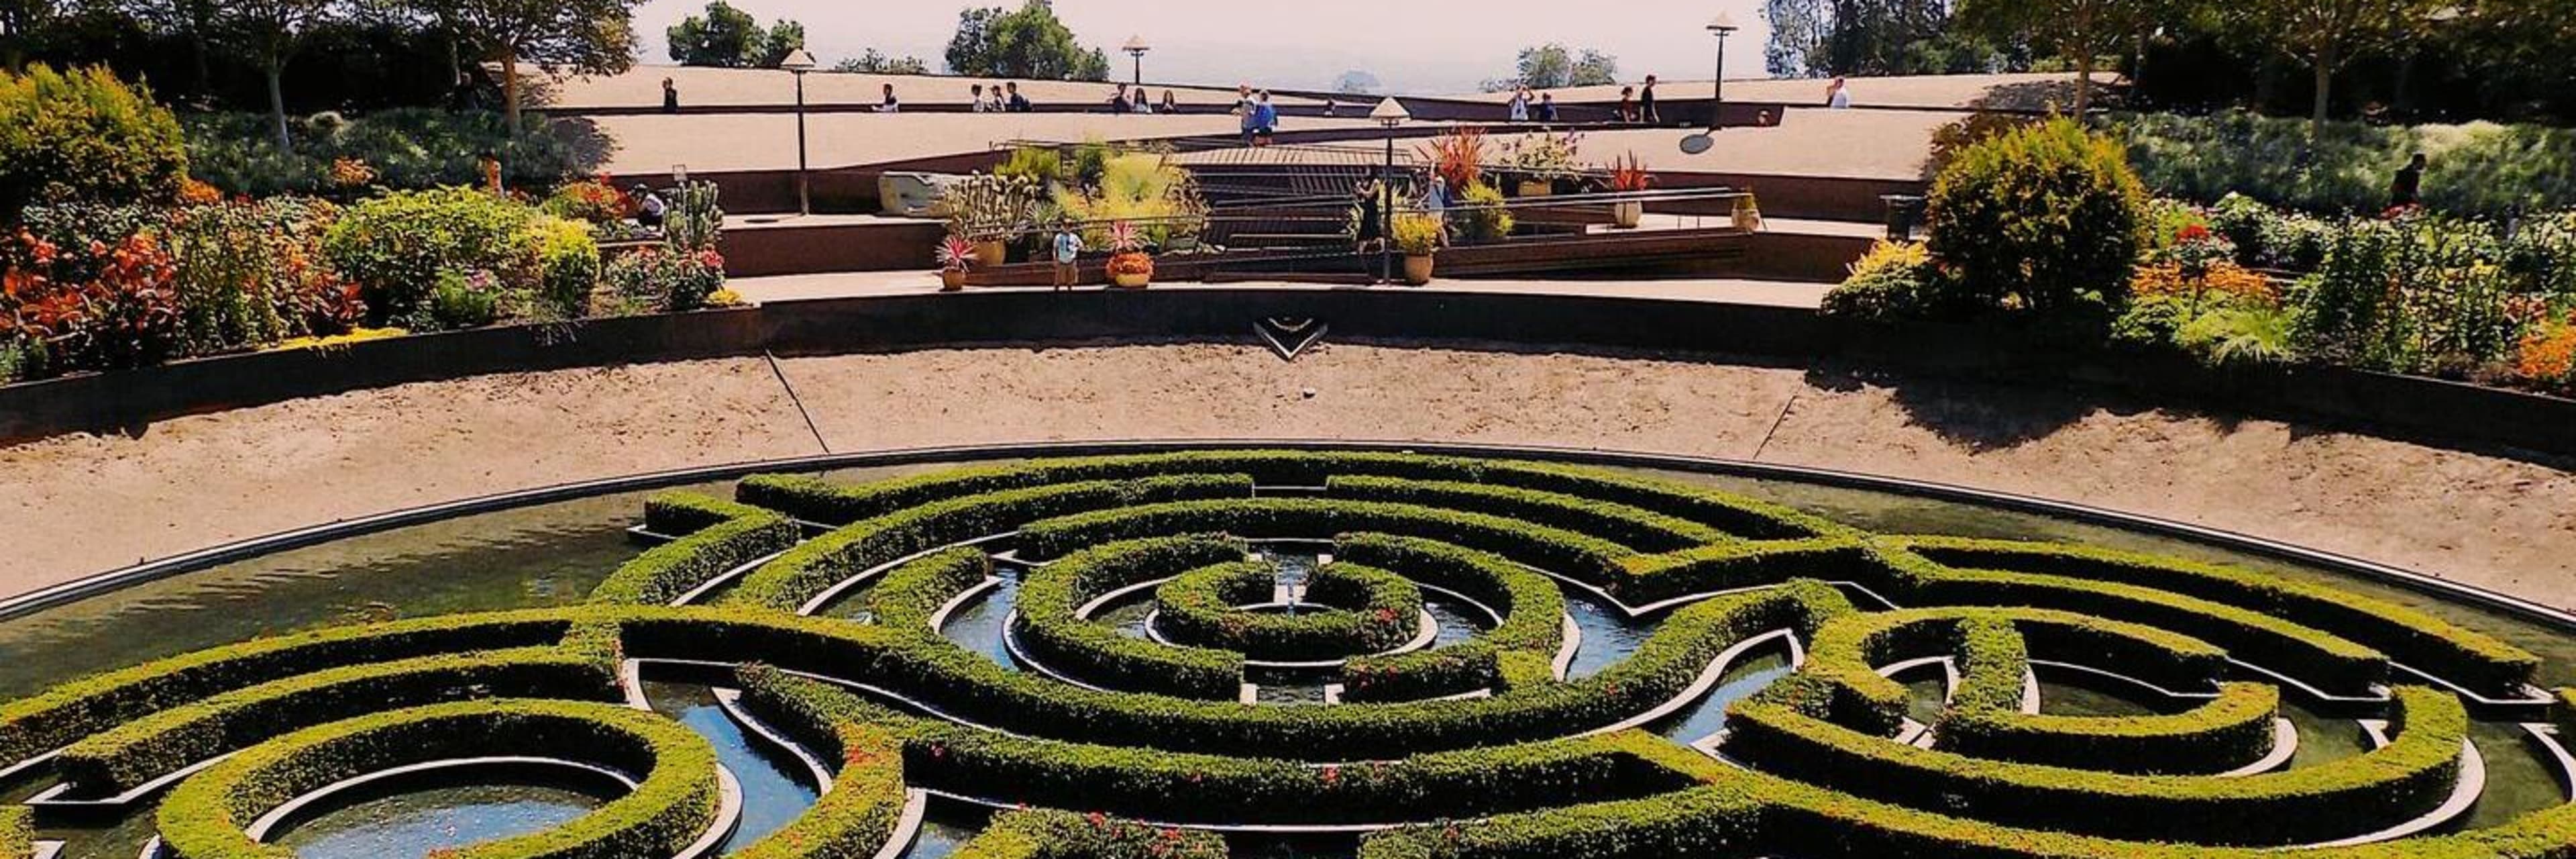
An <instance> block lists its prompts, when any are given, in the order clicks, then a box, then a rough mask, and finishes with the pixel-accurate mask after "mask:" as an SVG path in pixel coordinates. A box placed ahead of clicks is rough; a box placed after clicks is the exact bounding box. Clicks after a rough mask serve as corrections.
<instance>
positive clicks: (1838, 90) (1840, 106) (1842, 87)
mask: <svg viewBox="0 0 2576 859" xmlns="http://www.w3.org/2000/svg"><path fill="white" fill-rule="evenodd" d="M1825 107H1827V108H1830V109H1833V110H1850V109H1851V82H1849V81H1846V80H1843V79H1842V78H1835V79H1834V82H1833V83H1831V84H1828V85H1826V86H1825Z"/></svg>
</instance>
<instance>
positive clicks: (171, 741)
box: [57, 648, 620, 796]
mask: <svg viewBox="0 0 2576 859" xmlns="http://www.w3.org/2000/svg"><path fill="white" fill-rule="evenodd" d="M511 697H524V698H575V699H583V700H594V701H615V700H618V698H619V697H620V692H619V690H618V688H617V675H616V672H615V670H614V668H613V667H612V666H611V665H609V664H607V663H605V662H602V661H600V660H598V659H595V658H592V657H590V656H588V655H584V654H577V653H569V652H566V651H563V650H559V649H556V648H528V649H524V650H511V651H497V652H484V653H458V654H441V655H437V656H423V657H418V658H414V659H403V660H397V661H393V662H380V663H372V664H366V665H352V666H348V667H344V668H333V669H327V670H322V671H316V672H313V673H310V674H305V675H301V676H297V677H290V678H287V679H285V680H278V681H274V682H270V683H264V684H261V685H258V686H252V687H248V688H245V689H238V690H234V691H232V692H227V693H224V694H221V695H216V696H213V697H210V698H206V699H204V700H202V701H198V702H196V703H192V704H187V705H183V706H179V707H173V708H171V709H167V710H163V711H161V712H158V713H154V714H152V715H150V716H146V717H143V718H140V719H136V720H134V721H131V722H127V723H125V724H123V725H119V726H117V727H116V728H115V729H113V730H110V731H107V732H106V733H102V734H98V735H96V736H93V737H90V738H89V739H86V740H82V741H80V742H77V743H73V744H72V745H71V746H70V747H68V748H65V749H64V750H63V755H62V757H61V758H59V759H57V765H58V766H59V767H60V769H61V772H62V773H63V778H64V780H65V781H67V782H70V783H72V784H73V785H76V786H78V787H79V788H80V790H81V793H82V795H85V796H113V795H116V794H119V793H123V792H125V791H127V790H130V789H132V788H134V787H136V786H139V785H141V784H143V783H145V782H149V781H151V780H153V779H155V778H159V777H161V776H163V775H166V774H169V773H173V772H177V771H179V770H180V769H183V768H186V767H187V766H189V765H191V764H194V763H197V762H198V761H202V760H205V759H207V758H211V757H214V756H216V755H220V754H224V753H226V752H231V751H235V750H238V749H243V748H248V747H250V746H253V745H256V744H258V743H262V742H266V741H267V740H269V739H271V738H273V737H277V736H279V735H282V734H286V733H289V732H292V731H297V730H302V729H304V728H309V727H312V726H314V725H319V724H322V723H325V722H333V721H338V720H341V719H347V718H351V717H355V716H363V715H366V714H368V713H377V712H383V711H385V710H390V709H401V708H405V707H417V706H422V705H427V704H435V703H443V702H448V701H460V700H466V699H473V698H511Z"/></svg>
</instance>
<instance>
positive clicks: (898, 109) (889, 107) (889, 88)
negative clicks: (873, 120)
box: [877, 84, 903, 113]
mask: <svg viewBox="0 0 2576 859" xmlns="http://www.w3.org/2000/svg"><path fill="white" fill-rule="evenodd" d="M877 112H878V113H902V112H903V101H902V100H900V99H897V98H895V97H894V84H886V85H885V100H884V101H881V102H878V103H877Z"/></svg>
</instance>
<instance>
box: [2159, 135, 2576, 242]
mask: <svg viewBox="0 0 2576 859" xmlns="http://www.w3.org/2000/svg"><path fill="white" fill-rule="evenodd" d="M2110 130H2111V132H2112V133H2113V134H2115V135H2117V136H2119V137H2121V138H2122V139H2123V140H2124V141H2125V142H2126V145H2127V147H2128V153H2129V160H2130V161H2131V163H2133V164H2135V165H2136V166H2137V168H2138V172H2139V174H2140V175H2141V177H2142V178H2143V179H2144V180H2145V182H2146V184H2147V186H2148V187H2150V188H2153V189H2155V191H2156V192H2157V193H2159V194H2167V195H2171V196H2176V197H2181V198H2184V199H2189V200H2195V201H2199V202H2216V201H2218V200H2220V199H2222V198H2224V197H2226V196H2227V195H2229V194H2243V195H2246V196H2249V197H2252V198H2254V199H2257V200H2261V201H2263V202H2265V203H2270V204H2273V205H2277V206H2286V207H2289V208H2292V209H2299V210H2304V211H2308V212H2314V213H2318V214H2325V215H2339V214H2346V213H2358V214H2364V215H2375V214H2378V213H2379V212H2380V211H2381V210H2384V209H2386V208H2388V205H2389V202H2390V200H2389V197H2388V188H2389V181H2390V177H2391V176H2392V174H2394V173H2395V172H2396V170H2397V168H2398V167H2400V166H2403V165H2404V164H2405V163H2406V161H2407V159H2408V158H2410V157H2412V156H2413V154H2414V153H2417V152H2422V153H2425V154H2426V155H2427V156H2428V158H2429V161H2430V165H2429V166H2428V167H2427V169H2426V170H2425V174H2424V187H2423V197H2424V203H2425V205H2427V206H2429V207H2431V208H2433V209H2435V210H2437V211H2442V212H2447V213H2451V214H2456V215H2464V216H2474V217H2492V218H2502V217H2507V216H2510V215H2512V214H2515V213H2518V212H2542V211H2550V210H2556V209H2565V208H2570V207H2576V170H2571V169H2570V168H2569V167H2568V165H2570V164H2576V132H2570V131H2568V130H2566V129H2559V128H2548V127H2544V126H2536V125H2494V124H2490V123H2475V124H2471V125H2461V126H2417V127H2403V126H2399V127H2388V126H2375V125H2366V124H2363V123H2358V122H2334V123H2327V125H2326V129H2325V133H2324V135H2323V136H2318V135H2317V134H2316V133H2315V132H2314V130H2313V128H2312V126H2311V125H2310V123H2309V122H2308V121H2307V120H2304V119H2290V118H2267V117H2262V116H2256V115H2252V114H2245V113H2227V114H2220V115H2215V116H2181V115H2174V114H2137V115H2125V116H2121V117H2118V118H2116V119H2115V120H2113V122H2112V123H2111V129H2110Z"/></svg>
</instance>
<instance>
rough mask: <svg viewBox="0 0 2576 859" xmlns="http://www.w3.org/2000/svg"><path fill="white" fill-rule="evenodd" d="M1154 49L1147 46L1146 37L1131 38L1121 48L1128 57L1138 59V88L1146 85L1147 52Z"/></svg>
mask: <svg viewBox="0 0 2576 859" xmlns="http://www.w3.org/2000/svg"><path fill="white" fill-rule="evenodd" d="M1153 49H1154V46H1152V45H1148V44H1145V37H1144V36H1129V37H1127V44H1126V45H1125V46H1123V47H1120V48H1119V50H1121V51H1126V52H1127V55H1128V56H1130V57H1135V58H1136V85H1137V86H1144V85H1145V52H1147V51H1151V50H1153Z"/></svg>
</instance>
